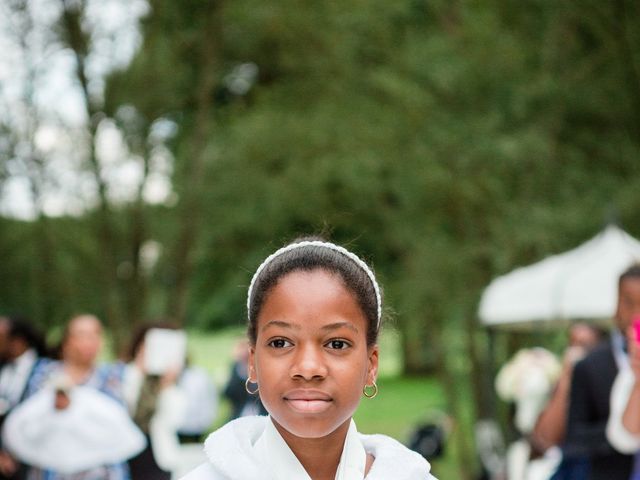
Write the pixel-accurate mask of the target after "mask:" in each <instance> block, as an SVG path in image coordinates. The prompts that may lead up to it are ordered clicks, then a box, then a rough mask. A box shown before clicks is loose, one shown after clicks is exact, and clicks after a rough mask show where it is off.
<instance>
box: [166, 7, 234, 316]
mask: <svg viewBox="0 0 640 480" xmlns="http://www.w3.org/2000/svg"><path fill="white" fill-rule="evenodd" d="M221 15H222V2H221V1H217V2H213V4H212V6H211V7H210V10H209V12H208V16H207V20H206V25H205V27H204V28H203V29H202V32H203V36H202V38H201V41H200V57H201V65H202V70H201V73H200V75H199V79H198V81H199V83H198V85H197V90H196V102H197V110H196V114H195V123H194V132H193V135H192V136H191V139H190V145H189V148H188V151H189V154H188V156H187V158H184V159H183V161H184V162H185V171H184V178H183V179H182V180H183V182H184V184H183V189H182V198H181V201H180V205H179V207H178V208H179V210H180V214H179V218H180V219H181V225H180V229H179V233H178V240H177V242H176V244H175V246H174V251H173V259H174V261H173V265H174V268H175V270H174V272H175V277H174V283H173V285H172V289H171V291H170V292H169V300H168V308H167V310H168V313H169V316H170V317H171V318H172V319H173V320H174V321H176V322H177V323H179V324H184V322H185V320H186V314H187V305H188V300H189V282H190V279H191V275H192V272H193V266H194V258H193V255H194V247H195V243H196V239H197V236H198V232H199V229H200V221H201V215H202V209H203V207H204V206H203V205H202V202H201V201H200V200H201V194H202V190H203V187H204V183H203V177H204V174H205V167H206V163H207V160H208V155H207V145H208V143H209V137H210V135H211V132H212V130H213V125H214V121H213V112H212V106H213V92H214V87H215V85H216V80H217V74H218V71H217V60H218V55H219V50H220V48H221V43H222V41H221V38H220V37H221V21H220V20H221V18H220V17H221Z"/></svg>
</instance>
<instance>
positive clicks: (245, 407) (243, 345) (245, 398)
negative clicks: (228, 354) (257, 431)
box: [223, 339, 267, 420]
mask: <svg viewBox="0 0 640 480" xmlns="http://www.w3.org/2000/svg"><path fill="white" fill-rule="evenodd" d="M233 357H234V361H233V363H232V365H231V371H230V372H229V379H228V380H227V385H226V386H225V388H224V391H223V395H224V396H225V398H227V399H228V400H229V402H231V416H230V417H229V420H233V419H234V418H238V417H243V416H247V415H266V414H267V411H266V409H265V408H264V406H263V405H262V402H261V401H260V397H259V396H258V395H251V394H250V393H249V392H248V391H247V388H246V382H247V378H249V373H248V370H247V369H248V361H249V342H247V341H246V340H244V339H242V340H239V341H238V342H237V343H236V345H235V347H234V350H233Z"/></svg>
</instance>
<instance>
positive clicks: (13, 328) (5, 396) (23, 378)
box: [0, 317, 47, 480]
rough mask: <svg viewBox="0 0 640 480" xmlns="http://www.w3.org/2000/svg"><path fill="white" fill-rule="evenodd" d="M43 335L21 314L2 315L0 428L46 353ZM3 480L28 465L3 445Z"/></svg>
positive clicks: (0, 472)
mask: <svg viewBox="0 0 640 480" xmlns="http://www.w3.org/2000/svg"><path fill="white" fill-rule="evenodd" d="M46 353H47V352H46V346H45V342H44V337H43V336H42V335H41V334H40V332H38V331H37V330H36V329H35V327H33V325H31V323H30V322H29V321H28V320H27V319H25V318H21V317H0V427H1V426H2V424H3V422H4V420H5V418H6V417H7V415H8V414H9V413H10V412H11V410H12V409H13V408H15V407H16V406H17V405H18V404H19V403H20V402H22V400H24V398H25V397H26V394H27V385H28V384H29V381H30V380H31V377H32V376H33V373H34V372H35V371H36V369H37V367H38V365H39V363H40V362H41V361H42V359H43V358H44V357H45V356H46ZM1 447H2V443H0V480H4V479H12V480H18V479H22V478H24V475H25V470H26V467H25V466H24V465H22V466H21V465H20V464H19V463H18V462H17V461H16V460H15V459H14V458H12V457H11V455H9V453H8V452H6V451H5V450H4V449H2V448H1Z"/></svg>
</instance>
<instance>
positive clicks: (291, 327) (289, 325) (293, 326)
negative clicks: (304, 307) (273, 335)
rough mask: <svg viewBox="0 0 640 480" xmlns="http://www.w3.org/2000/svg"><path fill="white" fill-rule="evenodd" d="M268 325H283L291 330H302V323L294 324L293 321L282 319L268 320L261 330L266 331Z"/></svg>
mask: <svg viewBox="0 0 640 480" xmlns="http://www.w3.org/2000/svg"><path fill="white" fill-rule="evenodd" d="M268 327H282V328H287V329H290V330H300V328H301V327H300V325H294V324H292V323H289V322H284V321H282V320H271V321H269V322H267V323H266V324H265V325H264V326H263V327H262V328H261V329H260V330H261V331H264V330H266V329H267V328H268Z"/></svg>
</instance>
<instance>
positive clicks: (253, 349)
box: [247, 345, 258, 382]
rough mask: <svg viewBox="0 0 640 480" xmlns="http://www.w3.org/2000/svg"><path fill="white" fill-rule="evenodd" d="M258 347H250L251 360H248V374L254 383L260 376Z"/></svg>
mask: <svg viewBox="0 0 640 480" xmlns="http://www.w3.org/2000/svg"><path fill="white" fill-rule="evenodd" d="M255 361H256V347H255V346H254V345H250V346H249V358H248V359H247V362H248V365H247V372H248V374H249V379H250V380H251V381H252V382H257V381H258V375H257V374H256V364H255Z"/></svg>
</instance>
